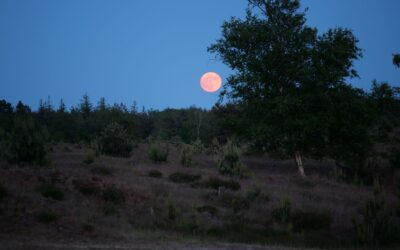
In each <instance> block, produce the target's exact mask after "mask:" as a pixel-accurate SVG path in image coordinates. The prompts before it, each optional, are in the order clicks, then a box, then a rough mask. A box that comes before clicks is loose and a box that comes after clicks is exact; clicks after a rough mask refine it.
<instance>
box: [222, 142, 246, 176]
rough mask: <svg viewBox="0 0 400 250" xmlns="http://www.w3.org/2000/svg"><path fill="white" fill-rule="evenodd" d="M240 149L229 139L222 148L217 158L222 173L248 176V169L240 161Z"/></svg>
mask: <svg viewBox="0 0 400 250" xmlns="http://www.w3.org/2000/svg"><path fill="white" fill-rule="evenodd" d="M240 155H241V152H240V149H239V147H237V146H236V145H235V144H234V143H233V142H232V141H231V140H229V141H228V142H227V143H226V145H225V146H224V147H222V149H221V150H220V153H219V155H218V158H217V168H218V171H219V172H220V173H221V174H227V175H235V176H239V177H241V178H245V177H248V175H249V171H248V169H247V168H246V167H245V166H244V165H243V164H242V163H241V161H240Z"/></svg>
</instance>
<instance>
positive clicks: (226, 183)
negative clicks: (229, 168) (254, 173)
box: [194, 177, 240, 191]
mask: <svg viewBox="0 0 400 250" xmlns="http://www.w3.org/2000/svg"><path fill="white" fill-rule="evenodd" d="M196 186H200V187H203V188H211V189H216V190H218V189H219V188H226V189H230V190H233V191H237V190H239V189H240V183H239V182H237V181H234V180H223V179H220V178H217V177H211V178H209V179H208V180H206V181H203V182H201V183H197V184H195V185H194V187H196Z"/></svg>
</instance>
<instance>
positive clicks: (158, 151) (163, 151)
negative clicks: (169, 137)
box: [148, 141, 169, 163]
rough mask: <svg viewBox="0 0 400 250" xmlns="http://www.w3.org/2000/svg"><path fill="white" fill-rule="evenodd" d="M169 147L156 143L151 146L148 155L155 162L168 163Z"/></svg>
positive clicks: (163, 143)
mask: <svg viewBox="0 0 400 250" xmlns="http://www.w3.org/2000/svg"><path fill="white" fill-rule="evenodd" d="M168 154H169V147H168V144H167V143H165V142H160V141H156V142H153V143H151V144H150V146H149V150H148V155H149V158H150V159H151V160H152V161H153V162H157V163H160V162H166V161H167V160H168Z"/></svg>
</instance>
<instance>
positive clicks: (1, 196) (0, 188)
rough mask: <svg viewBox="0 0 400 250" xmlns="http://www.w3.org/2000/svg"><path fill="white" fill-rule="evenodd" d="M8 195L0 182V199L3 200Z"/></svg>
mask: <svg viewBox="0 0 400 250" xmlns="http://www.w3.org/2000/svg"><path fill="white" fill-rule="evenodd" d="M7 196H8V191H7V189H6V187H5V186H4V185H3V184H0V201H2V200H4V199H5V198H7Z"/></svg>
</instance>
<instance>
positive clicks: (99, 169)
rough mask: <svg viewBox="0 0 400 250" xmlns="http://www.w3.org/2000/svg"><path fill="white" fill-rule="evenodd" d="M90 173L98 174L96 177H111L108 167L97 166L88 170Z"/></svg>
mask: <svg viewBox="0 0 400 250" xmlns="http://www.w3.org/2000/svg"><path fill="white" fill-rule="evenodd" d="M90 172H92V173H93V174H98V175H108V176H110V175H112V170H111V168H110V167H106V166H97V167H93V168H91V169H90Z"/></svg>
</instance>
